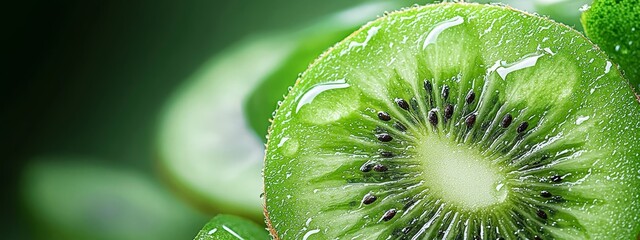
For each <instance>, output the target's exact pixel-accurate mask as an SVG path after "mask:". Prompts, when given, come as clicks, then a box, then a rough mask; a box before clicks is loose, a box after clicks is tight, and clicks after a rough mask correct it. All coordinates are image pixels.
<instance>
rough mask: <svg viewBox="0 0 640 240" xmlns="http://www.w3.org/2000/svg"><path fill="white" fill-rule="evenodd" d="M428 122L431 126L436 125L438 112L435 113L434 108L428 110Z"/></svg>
mask: <svg viewBox="0 0 640 240" xmlns="http://www.w3.org/2000/svg"><path fill="white" fill-rule="evenodd" d="M429 122H430V123H431V124H432V125H433V126H435V125H438V114H436V111H435V110H431V111H429Z"/></svg>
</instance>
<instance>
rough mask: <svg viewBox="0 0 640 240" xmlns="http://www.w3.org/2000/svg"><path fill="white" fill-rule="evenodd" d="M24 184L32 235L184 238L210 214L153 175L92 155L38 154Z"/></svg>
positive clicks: (107, 239)
mask: <svg viewBox="0 0 640 240" xmlns="http://www.w3.org/2000/svg"><path fill="white" fill-rule="evenodd" d="M21 189H22V191H23V193H22V195H23V196H22V197H23V204H24V206H25V207H26V209H27V211H28V213H29V214H28V215H29V216H30V219H32V221H31V224H29V231H30V234H31V235H32V236H31V237H32V238H33V239H47V240H52V239H64V240H68V239H96V240H113V239H119V240H139V239H157V240H173V239H185V238H189V237H192V236H193V233H194V232H195V231H197V228H198V223H200V222H202V221H205V220H206V219H207V218H206V216H204V215H202V214H200V213H198V212H196V211H195V210H194V209H193V208H191V207H190V206H188V205H186V204H185V203H184V202H182V201H180V200H179V199H177V198H176V197H175V196H173V195H172V194H171V193H170V192H168V191H167V190H166V189H164V188H162V187H161V186H160V185H159V183H158V182H156V181H153V180H152V179H151V178H150V177H148V176H145V175H144V174H142V173H139V172H136V171H132V170H129V169H121V168H118V167H114V166H110V165H108V164H101V163H99V162H97V161H92V159H88V158H80V157H40V158H36V159H33V161H31V162H30V163H29V164H28V166H27V167H26V169H25V171H24V173H23V177H22V187H21Z"/></svg>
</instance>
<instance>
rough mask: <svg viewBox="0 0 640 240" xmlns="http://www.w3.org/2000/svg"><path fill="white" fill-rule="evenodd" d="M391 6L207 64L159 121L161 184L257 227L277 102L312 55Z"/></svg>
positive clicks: (259, 39) (247, 44) (341, 17)
mask: <svg viewBox="0 0 640 240" xmlns="http://www.w3.org/2000/svg"><path fill="white" fill-rule="evenodd" d="M397 7H398V5H397V4H396V3H392V4H390V3H380V2H378V3H371V4H365V5H362V6H359V7H356V8H355V9H354V10H355V11H354V10H346V12H345V13H338V14H336V15H335V16H330V17H328V18H327V19H323V20H322V21H320V23H318V24H316V25H313V26H310V27H308V28H306V29H304V30H301V31H299V32H298V31H294V32H284V33H273V34H270V35H258V36H254V37H251V38H249V39H247V40H244V41H241V42H239V43H237V45H235V46H233V47H231V48H230V49H228V50H226V51H225V52H223V53H222V54H220V55H219V56H216V57H215V58H214V59H212V60H211V61H210V62H208V63H206V64H205V65H204V66H203V67H202V68H201V69H200V70H198V72H196V73H195V74H194V75H193V76H192V77H190V78H189V79H188V80H187V81H186V83H185V84H184V86H182V87H181V88H180V89H179V90H178V91H177V93H176V94H175V95H174V96H173V97H172V98H171V99H170V100H169V101H168V104H167V106H166V107H165V109H164V112H163V113H162V116H161V120H160V124H159V129H158V137H157V139H158V142H157V149H158V159H159V163H160V164H159V165H160V167H161V169H162V172H163V174H164V176H166V177H165V178H166V179H167V181H168V182H169V183H170V184H172V185H173V186H174V188H175V189H177V190H178V191H180V192H181V193H183V195H184V196H187V198H188V200H190V201H191V202H192V203H194V204H195V205H197V206H198V207H199V208H201V209H203V210H204V211H206V212H214V213H215V212H222V213H233V214H236V215H240V216H244V217H248V218H251V219H254V220H256V221H263V216H262V206H261V204H260V197H259V195H260V193H261V187H262V177H261V174H260V170H261V169H262V159H263V154H264V147H263V142H262V141H261V139H260V138H264V136H265V135H266V129H267V124H268V123H269V122H268V119H269V117H270V116H271V112H273V109H275V107H276V102H277V101H278V100H279V99H280V98H282V94H284V93H286V91H287V87H288V86H291V85H293V83H294V81H295V78H296V76H297V75H298V73H299V72H302V71H304V69H306V67H307V66H308V64H309V63H310V62H311V61H312V60H313V59H314V58H315V57H316V56H317V55H318V54H320V53H322V51H324V50H325V49H327V48H329V47H330V46H331V45H332V44H334V43H335V42H337V41H339V40H341V39H343V38H344V37H346V36H347V35H348V34H349V33H350V32H351V31H353V30H355V29H357V27H359V26H360V25H362V24H363V23H365V22H366V21H367V20H370V19H374V18H375V15H376V14H382V13H383V11H384V10H387V9H393V8H397ZM261 81H264V82H265V83H264V84H261V85H260V87H259V88H256V89H255V90H254V89H253V88H254V87H255V86H256V85H258V84H259V83H260V82H261ZM252 92H253V93H252ZM274 95H277V97H276V96H274ZM243 109H249V110H247V111H243ZM245 115H248V116H249V118H244V116H245ZM249 126H253V127H254V129H256V132H257V133H258V136H259V137H257V136H256V135H255V132H254V131H252V129H251V128H249Z"/></svg>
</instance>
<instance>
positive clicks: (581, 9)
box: [578, 4, 591, 12]
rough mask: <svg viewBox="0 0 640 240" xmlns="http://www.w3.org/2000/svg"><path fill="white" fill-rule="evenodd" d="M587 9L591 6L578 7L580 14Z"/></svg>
mask: <svg viewBox="0 0 640 240" xmlns="http://www.w3.org/2000/svg"><path fill="white" fill-rule="evenodd" d="M589 9H591V6H589V4H585V5H582V7H580V9H578V10H580V12H586V11H588V10H589Z"/></svg>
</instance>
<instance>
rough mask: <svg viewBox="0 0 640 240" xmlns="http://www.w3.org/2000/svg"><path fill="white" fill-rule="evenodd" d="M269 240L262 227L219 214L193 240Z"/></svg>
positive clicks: (241, 219) (238, 218)
mask: <svg viewBox="0 0 640 240" xmlns="http://www.w3.org/2000/svg"><path fill="white" fill-rule="evenodd" d="M238 239H264V240H267V239H270V238H269V233H268V232H267V231H266V230H265V229H264V227H261V226H258V225H257V224H255V223H253V222H251V221H249V220H246V219H243V218H240V217H236V216H233V215H225V214H220V215H218V216H216V217H214V218H213V219H211V221H209V222H208V223H207V225H205V226H204V227H203V228H202V230H200V232H198V235H196V237H195V238H194V240H238Z"/></svg>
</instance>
